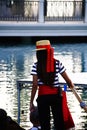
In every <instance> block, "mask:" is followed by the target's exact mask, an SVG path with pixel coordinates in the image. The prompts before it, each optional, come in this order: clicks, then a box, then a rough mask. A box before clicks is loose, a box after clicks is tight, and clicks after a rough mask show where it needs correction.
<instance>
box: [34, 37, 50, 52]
mask: <svg viewBox="0 0 87 130" xmlns="http://www.w3.org/2000/svg"><path fill="white" fill-rule="evenodd" d="M50 48H51V45H50V41H49V40H40V41H37V42H36V49H35V50H37V51H39V50H46V49H50Z"/></svg>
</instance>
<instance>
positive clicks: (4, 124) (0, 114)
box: [0, 109, 24, 130]
mask: <svg viewBox="0 0 87 130" xmlns="http://www.w3.org/2000/svg"><path fill="white" fill-rule="evenodd" d="M0 130H24V129H23V128H22V127H20V126H19V125H18V123H16V122H15V121H14V120H12V118H11V117H10V116H7V113H6V111H5V110H3V109H0Z"/></svg>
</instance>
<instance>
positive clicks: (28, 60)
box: [0, 43, 87, 130]
mask: <svg viewBox="0 0 87 130" xmlns="http://www.w3.org/2000/svg"><path fill="white" fill-rule="evenodd" d="M52 46H53V47H54V48H55V58H57V59H59V60H61V61H62V62H63V64H64V65H65V67H66V69H67V72H68V73H69V74H70V73H82V72H85V73H87V43H79V44H78V43H74V44H72V43H70V44H67V43H65V44H59V43H52ZM34 49H35V45H34V44H29V45H20V46H1V47H0V108H3V109H5V110H6V111H7V113H8V115H9V116H11V117H12V118H13V119H14V120H15V121H17V118H18V101H17V80H19V79H28V80H31V75H30V71H31V66H32V64H33V62H34V61H35V60H36V56H35V51H33V50H34ZM77 80H78V79H77ZM26 86H28V84H25V88H26V89H22V90H21V93H20V94H21V100H20V102H21V106H20V107H21V108H20V110H21V114H20V121H21V122H20V125H21V126H22V127H24V128H25V129H29V128H30V127H31V126H32V124H31V123H30V121H29V100H30V91H31V89H30V87H29V86H28V87H26ZM76 88H77V91H78V94H80V96H81V97H82V99H83V100H84V101H85V102H86V103H87V88H86V87H85V88H84V85H83V86H78V85H77V86H76ZM67 98H68V105H69V108H70V111H71V114H72V117H73V119H74V122H75V125H76V130H87V113H86V112H85V111H84V110H83V109H81V108H80V106H79V103H78V101H77V99H76V98H75V96H74V95H73V93H72V92H71V91H68V92H67ZM35 104H36V102H35Z"/></svg>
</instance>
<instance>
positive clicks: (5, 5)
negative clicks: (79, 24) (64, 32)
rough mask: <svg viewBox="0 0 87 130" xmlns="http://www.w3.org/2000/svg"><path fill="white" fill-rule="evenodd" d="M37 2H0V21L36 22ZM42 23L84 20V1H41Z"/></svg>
mask: <svg viewBox="0 0 87 130" xmlns="http://www.w3.org/2000/svg"><path fill="white" fill-rule="evenodd" d="M39 2H40V1H38V0H34V1H30V0H29V1H28V0H27V1H26V0H25V1H24V0H0V21H37V22H38V17H39ZM43 2H44V3H43V10H44V14H43V15H44V21H80V20H84V12H85V3H84V1H74V0H72V1H55V0H51V1H46V0H45V1H43Z"/></svg>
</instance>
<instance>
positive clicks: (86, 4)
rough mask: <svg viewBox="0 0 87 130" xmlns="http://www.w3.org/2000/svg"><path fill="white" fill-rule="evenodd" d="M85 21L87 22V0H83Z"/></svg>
mask: <svg viewBox="0 0 87 130" xmlns="http://www.w3.org/2000/svg"><path fill="white" fill-rule="evenodd" d="M85 23H87V0H85Z"/></svg>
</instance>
